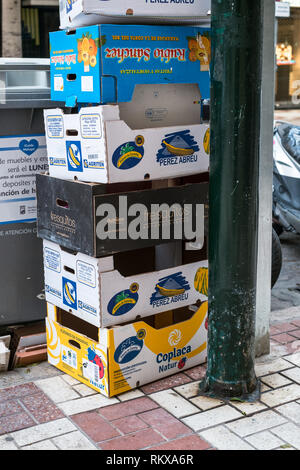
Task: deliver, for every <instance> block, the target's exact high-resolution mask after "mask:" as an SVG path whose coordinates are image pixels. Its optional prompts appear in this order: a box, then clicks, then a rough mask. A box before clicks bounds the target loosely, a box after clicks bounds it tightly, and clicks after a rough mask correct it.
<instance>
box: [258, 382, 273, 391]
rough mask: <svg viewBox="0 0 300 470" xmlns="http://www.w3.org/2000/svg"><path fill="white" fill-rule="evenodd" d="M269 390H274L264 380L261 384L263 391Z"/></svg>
mask: <svg viewBox="0 0 300 470" xmlns="http://www.w3.org/2000/svg"><path fill="white" fill-rule="evenodd" d="M269 390H272V389H271V388H270V387H268V385H266V384H264V383H263V382H262V383H261V386H260V391H261V393H264V392H268V391H269Z"/></svg>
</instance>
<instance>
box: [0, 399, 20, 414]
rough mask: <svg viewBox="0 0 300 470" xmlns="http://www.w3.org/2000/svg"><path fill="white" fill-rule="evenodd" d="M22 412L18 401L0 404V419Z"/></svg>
mask: <svg viewBox="0 0 300 470" xmlns="http://www.w3.org/2000/svg"><path fill="white" fill-rule="evenodd" d="M22 411H24V410H23V408H22V407H21V406H20V405H19V403H18V401H17V400H16V399H15V400H7V401H4V402H3V403H0V418H3V417H4V416H8V415H12V414H14V413H20V412H22Z"/></svg>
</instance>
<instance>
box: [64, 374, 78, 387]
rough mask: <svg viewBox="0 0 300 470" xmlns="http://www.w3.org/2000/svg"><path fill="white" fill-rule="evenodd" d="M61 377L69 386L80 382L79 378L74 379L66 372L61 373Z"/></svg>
mask: <svg viewBox="0 0 300 470" xmlns="http://www.w3.org/2000/svg"><path fill="white" fill-rule="evenodd" d="M61 378H62V379H63V380H64V381H65V382H67V384H69V385H71V386H72V385H77V384H80V383H81V382H79V380H77V379H74V377H72V376H71V375H68V374H63V375H62V376H61ZM83 385H84V384H83Z"/></svg>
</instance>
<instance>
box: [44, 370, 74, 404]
mask: <svg viewBox="0 0 300 470" xmlns="http://www.w3.org/2000/svg"><path fill="white" fill-rule="evenodd" d="M36 385H38V387H39V388H40V389H41V390H43V392H44V393H46V395H48V397H49V398H51V400H52V401H54V403H62V402H64V401H68V400H74V398H79V397H80V395H79V394H78V393H76V392H75V391H74V390H73V389H72V387H71V386H70V385H69V384H67V383H66V382H65V380H63V379H62V377H61V376H58V377H50V378H48V379H44V380H38V381H37V382H36Z"/></svg>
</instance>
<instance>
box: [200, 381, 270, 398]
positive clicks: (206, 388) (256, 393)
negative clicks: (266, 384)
mask: <svg viewBox="0 0 300 470" xmlns="http://www.w3.org/2000/svg"><path fill="white" fill-rule="evenodd" d="M198 396H203V397H209V398H216V399H219V400H223V401H225V402H230V401H240V402H248V403H254V402H256V401H258V400H259V399H260V396H261V382H260V380H258V379H256V383H254V384H246V383H245V382H242V383H238V384H234V385H233V386H232V384H228V383H224V382H222V383H221V382H216V381H214V382H212V380H211V379H210V380H208V378H207V377H206V378H205V379H204V380H203V381H202V382H200V384H199V395H198Z"/></svg>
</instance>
